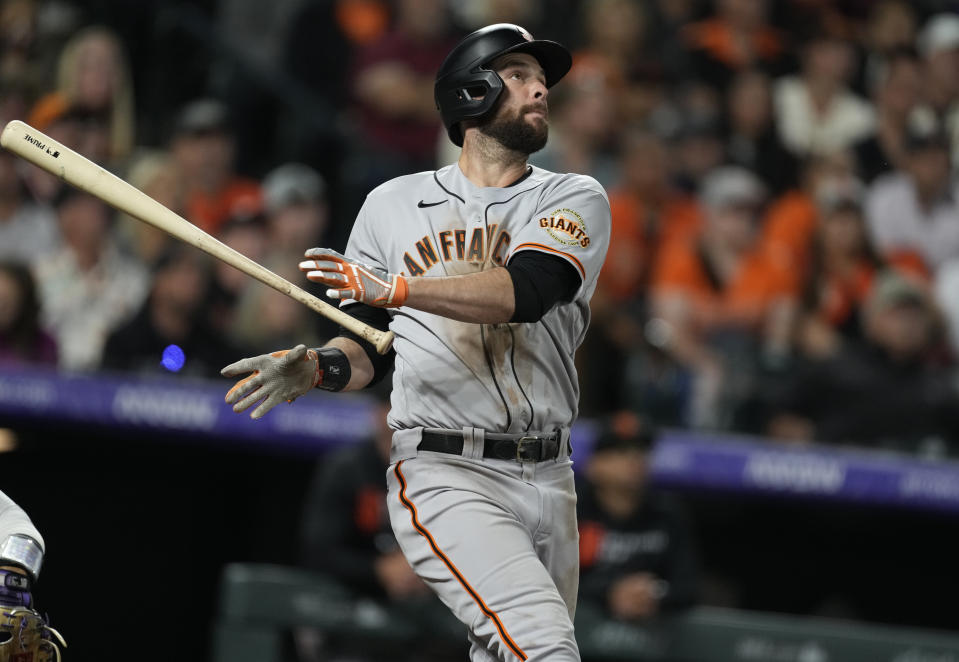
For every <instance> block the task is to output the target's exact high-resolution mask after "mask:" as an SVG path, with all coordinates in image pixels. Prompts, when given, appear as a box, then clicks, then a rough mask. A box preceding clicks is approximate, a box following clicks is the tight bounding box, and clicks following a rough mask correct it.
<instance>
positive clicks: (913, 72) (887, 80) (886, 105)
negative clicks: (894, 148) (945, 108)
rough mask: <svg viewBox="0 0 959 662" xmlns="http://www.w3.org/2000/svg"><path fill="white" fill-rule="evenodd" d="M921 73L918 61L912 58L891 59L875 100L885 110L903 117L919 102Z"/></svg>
mask: <svg viewBox="0 0 959 662" xmlns="http://www.w3.org/2000/svg"><path fill="white" fill-rule="evenodd" d="M921 91H922V74H921V70H920V68H919V62H917V61H916V60H913V59H912V58H906V57H899V58H895V59H893V60H892V61H891V62H890V63H889V64H888V68H887V70H886V72H885V75H884V77H883V81H882V83H881V84H880V86H879V91H878V95H877V99H876V100H877V102H878V103H879V105H880V106H882V108H883V109H884V110H886V111H887V112H890V113H892V114H894V115H895V116H896V117H901V118H905V117H906V116H907V115H908V114H909V111H911V110H912V109H913V107H914V106H915V105H916V104H917V103H918V102H919V95H920V93H921Z"/></svg>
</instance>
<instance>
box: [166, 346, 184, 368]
mask: <svg viewBox="0 0 959 662" xmlns="http://www.w3.org/2000/svg"><path fill="white" fill-rule="evenodd" d="M185 362H186V355H185V354H184V353H183V350H182V349H180V348H179V347H178V346H177V345H167V346H166V347H164V348H163V358H162V359H161V360H160V365H162V366H163V367H164V368H166V369H167V370H169V371H170V372H179V371H180V368H182V367H183V364H184V363H185Z"/></svg>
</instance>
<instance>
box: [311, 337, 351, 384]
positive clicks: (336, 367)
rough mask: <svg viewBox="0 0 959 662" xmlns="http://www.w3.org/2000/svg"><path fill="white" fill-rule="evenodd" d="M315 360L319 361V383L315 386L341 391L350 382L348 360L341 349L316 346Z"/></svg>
mask: <svg viewBox="0 0 959 662" xmlns="http://www.w3.org/2000/svg"><path fill="white" fill-rule="evenodd" d="M313 351H315V352H316V360H317V362H318V363H319V369H320V383H319V384H317V385H316V388H321V389H323V390H324V391H342V390H343V389H344V388H346V385H347V384H349V383H350V376H351V374H352V372H351V370H350V360H349V359H348V358H347V357H346V354H344V353H343V350H340V349H337V348H336V347H318V348H317V349H315V350H313Z"/></svg>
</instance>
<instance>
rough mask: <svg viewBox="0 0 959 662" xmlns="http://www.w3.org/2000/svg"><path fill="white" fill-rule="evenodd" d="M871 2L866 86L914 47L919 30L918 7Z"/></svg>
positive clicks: (864, 39)
mask: <svg viewBox="0 0 959 662" xmlns="http://www.w3.org/2000/svg"><path fill="white" fill-rule="evenodd" d="M871 5H872V6H871V7H870V8H869V15H868V16H867V17H866V22H865V26H864V30H863V32H862V36H861V38H860V43H861V45H862V47H863V49H864V50H865V57H864V62H863V67H862V68H863V79H864V83H863V87H864V88H865V89H866V90H872V89H875V88H876V87H877V85H881V84H882V83H881V81H882V79H883V78H886V77H887V76H888V73H889V72H888V70H887V66H888V65H889V64H890V62H891V61H892V60H894V59H896V58H898V57H899V55H900V54H902V53H904V52H907V53H908V52H910V49H913V48H915V44H916V30H917V17H916V9H915V8H914V7H913V6H912V4H911V3H909V2H907V1H906V0H879V1H878V2H873V3H871ZM864 174H865V173H864Z"/></svg>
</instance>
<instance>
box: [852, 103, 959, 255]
mask: <svg viewBox="0 0 959 662" xmlns="http://www.w3.org/2000/svg"><path fill="white" fill-rule="evenodd" d="M957 196H959V188H957V186H956V184H955V183H954V182H953V181H952V177H951V172H950V164H949V143H948V139H947V137H946V135H945V134H944V133H943V132H942V131H941V130H940V129H939V128H938V127H936V126H935V125H928V126H923V125H922V123H921V122H916V123H910V127H909V130H908V133H907V135H906V145H905V158H904V167H903V169H902V170H899V171H896V172H893V173H890V174H888V175H885V176H883V177H880V178H879V179H877V180H876V181H875V183H874V184H873V186H872V188H871V190H870V191H869V195H868V197H867V199H866V219H867V221H868V222H869V230H870V234H871V235H872V240H873V242H874V243H875V245H876V248H877V249H878V250H879V252H880V254H881V255H882V256H883V257H884V258H886V259H887V260H890V261H892V262H905V261H909V260H910V259H912V261H913V262H915V258H918V259H919V261H920V262H921V265H922V266H924V267H925V269H926V270H927V272H928V273H930V274H931V273H934V272H935V271H936V269H938V268H939V266H940V265H941V264H943V263H945V262H946V261H948V260H950V259H955V258H957V257H959V198H957Z"/></svg>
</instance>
